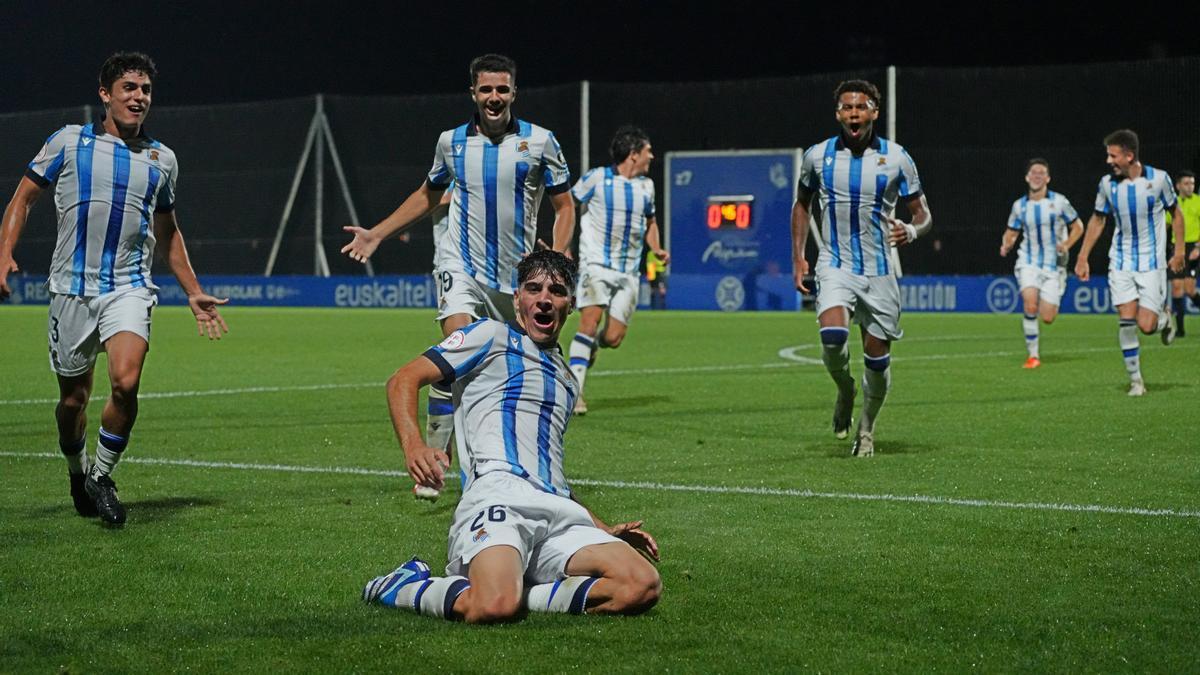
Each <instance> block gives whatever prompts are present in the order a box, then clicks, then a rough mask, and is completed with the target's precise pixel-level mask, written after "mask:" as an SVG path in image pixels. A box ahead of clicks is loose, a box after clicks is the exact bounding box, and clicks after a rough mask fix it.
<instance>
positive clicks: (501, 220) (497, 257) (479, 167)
mask: <svg viewBox="0 0 1200 675" xmlns="http://www.w3.org/2000/svg"><path fill="white" fill-rule="evenodd" d="M475 124H476V120H475V119H472V120H471V121H469V122H467V123H466V124H464V125H462V126H460V127H456V128H454V129H450V130H448V131H444V132H442V135H441V137H440V138H439V139H438V144H437V151H436V152H435V154H434V157H433V168H431V169H430V170H429V178H428V180H429V185H430V187H432V188H434V189H437V190H445V189H447V188H449V187H451V185H453V189H454V191H453V193H452V194H451V201H450V228H449V230H448V231H447V232H446V235H445V236H443V237H442V239H441V240H439V242H438V253H439V259H438V261H437V267H438V269H441V270H454V271H459V272H464V273H466V274H468V275H470V276H472V277H474V278H475V279H476V280H478V281H479V282H480V283H482V284H485V285H487V286H489V287H491V288H494V289H496V290H499V291H503V292H505V293H511V292H513V289H514V288H515V287H516V285H517V263H518V262H520V260H521V257H522V256H524V255H525V254H526V253H529V252H530V251H532V250H533V246H534V243H535V242H536V240H537V222H536V219H537V210H538V206H539V204H541V199H542V191H543V189H545V190H549V191H550V193H552V194H557V193H561V192H566V191H567V190H568V189H570V181H571V176H570V172H569V170H568V169H567V160H566V158H565V157H564V156H563V152H562V148H561V147H559V145H558V141H557V140H556V139H555V138H554V134H553V133H552V132H551V131H550V130H548V129H544V128H542V127H539V126H537V125H536V124H530V123H529V122H526V121H525V120H519V119H516V118H513V121H512V124H511V125H510V126H509V129H508V131H507V132H506V133H505V135H504V138H503V139H501V141H500V143H499V144H496V143H493V142H492V140H491V139H490V138H488V137H487V136H485V135H483V134H481V133H479V132H478V131H477V130H476V127H475Z"/></svg>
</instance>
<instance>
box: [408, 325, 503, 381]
mask: <svg viewBox="0 0 1200 675" xmlns="http://www.w3.org/2000/svg"><path fill="white" fill-rule="evenodd" d="M501 329H503V330H505V331H507V328H506V327H505V325H504V324H503V323H501V322H499V321H494V320H491V319H480V320H479V321H476V322H475V323H472V324H470V325H468V326H464V327H463V328H461V329H459V330H456V331H454V332H453V333H451V334H450V335H447V336H446V339H445V340H442V341H441V342H440V343H438V344H436V345H434V346H432V347H430V348H429V349H427V350H425V358H427V359H429V360H430V361H432V362H433V364H434V365H436V366H437V367H438V370H440V371H441V372H442V377H443V378H444V379H443V380H442V383H443V384H450V383H452V382H454V381H455V380H458V379H460V378H462V377H464V376H465V375H467V374H468V373H470V372H471V371H473V370H475V369H476V368H478V367H479V366H480V364H482V363H483V361H484V358H485V357H486V356H487V354H488V352H489V351H491V349H492V344H493V343H494V342H495V338H496V334H497V332H498V331H499V330H501ZM501 339H503V338H501Z"/></svg>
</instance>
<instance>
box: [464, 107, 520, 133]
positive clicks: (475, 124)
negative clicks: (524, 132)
mask: <svg viewBox="0 0 1200 675" xmlns="http://www.w3.org/2000/svg"><path fill="white" fill-rule="evenodd" d="M518 128H519V127H518V126H517V116H516V115H513V114H512V113H511V112H510V113H509V115H508V126H507V127H505V128H504V135H505V136H507V135H509V134H515V133H517V129H518ZM467 135H468V136H478V135H479V113H475V114H474V115H471V121H470V122H467Z"/></svg>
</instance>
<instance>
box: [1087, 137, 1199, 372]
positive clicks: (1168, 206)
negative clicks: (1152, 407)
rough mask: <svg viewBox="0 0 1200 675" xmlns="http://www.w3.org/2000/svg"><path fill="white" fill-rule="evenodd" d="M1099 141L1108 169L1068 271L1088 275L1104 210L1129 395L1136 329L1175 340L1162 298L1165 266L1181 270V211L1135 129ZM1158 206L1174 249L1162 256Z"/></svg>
mask: <svg viewBox="0 0 1200 675" xmlns="http://www.w3.org/2000/svg"><path fill="white" fill-rule="evenodd" d="M1104 145H1105V150H1106V152H1107V153H1108V159H1107V160H1106V161H1107V162H1108V166H1109V168H1110V169H1111V170H1112V174H1111V175H1108V176H1105V177H1103V178H1101V179H1100V187H1099V189H1098V190H1097V192H1096V210H1095V212H1093V213H1092V217H1091V218H1089V219H1088V225H1087V234H1085V235H1084V237H1083V246H1082V247H1080V249H1079V259H1078V260H1077V261H1076V263H1075V274H1077V275H1078V276H1079V279H1080V280H1081V281H1087V280H1088V278H1089V277H1090V276H1091V268H1090V267H1089V265H1088V255H1089V254H1090V253H1091V252H1092V247H1093V246H1095V245H1096V240H1097V239H1099V238H1100V233H1101V232H1103V231H1104V227H1105V224H1106V223H1107V220H1108V216H1109V215H1112V216H1113V219H1114V220H1116V222H1117V231H1116V234H1115V235H1113V239H1112V245H1111V246H1110V247H1109V249H1108V261H1109V262H1108V288H1109V290H1111V291H1112V301H1113V304H1114V305H1116V306H1117V315H1118V317H1119V323H1118V327H1117V339H1118V340H1119V341H1120V344H1121V352H1122V354H1123V355H1124V357H1125V372H1126V373H1128V374H1129V395H1130V396H1142V395H1144V394H1145V393H1146V383H1145V381H1144V380H1142V367H1141V360H1140V356H1139V344H1138V334H1137V332H1138V329H1141V331H1142V332H1143V333H1145V334H1146V335H1153V334H1154V333H1161V334H1162V341H1163V344H1164V345H1169V344H1171V342H1172V341H1174V340H1175V322H1174V319H1173V318H1172V317H1171V309H1170V307H1169V306H1168V305H1167V304H1166V302H1167V268H1168V267H1169V268H1170V269H1172V270H1175V271H1176V272H1179V271H1181V270H1183V262H1184V261H1183V258H1184V238H1183V215H1182V214H1181V213H1180V211H1179V201H1178V200H1177V199H1176V198H1175V188H1173V187H1171V177H1170V176H1168V175H1167V172H1166V171H1162V170H1160V169H1155V168H1154V167H1152V166H1148V165H1145V164H1142V162H1141V160H1139V159H1138V137H1137V134H1136V133H1134V132H1133V131H1130V130H1129V129H1119V130H1117V131H1114V132H1112V133H1111V134H1109V135H1108V136H1107V137H1106V138H1105V139H1104ZM1166 211H1172V212H1173V213H1174V221H1173V222H1172V224H1171V227H1172V229H1173V230H1174V232H1175V252H1174V254H1173V255H1172V256H1171V257H1170V259H1168V258H1167V237H1166V234H1167V227H1166V217H1165V216H1164V215H1163V214H1164V212H1166Z"/></svg>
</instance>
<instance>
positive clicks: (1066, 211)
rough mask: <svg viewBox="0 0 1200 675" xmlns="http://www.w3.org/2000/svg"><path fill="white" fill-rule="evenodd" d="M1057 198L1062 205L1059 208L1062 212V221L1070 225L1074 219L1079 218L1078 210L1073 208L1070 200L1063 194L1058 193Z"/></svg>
mask: <svg viewBox="0 0 1200 675" xmlns="http://www.w3.org/2000/svg"><path fill="white" fill-rule="evenodd" d="M1059 199H1061V200H1062V206H1061V207H1060V208H1059V212H1060V213H1062V219H1063V222H1064V223H1066V224H1067V225H1070V224H1071V223H1073V222H1075V221H1076V220H1079V212H1078V211H1076V210H1075V207H1074V206H1071V200H1069V199H1067V198H1066V197H1065V196H1063V195H1059Z"/></svg>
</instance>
